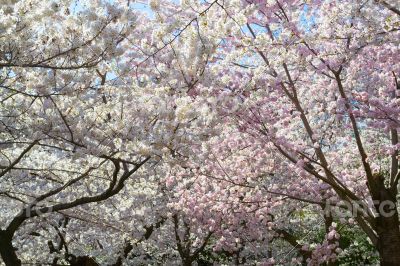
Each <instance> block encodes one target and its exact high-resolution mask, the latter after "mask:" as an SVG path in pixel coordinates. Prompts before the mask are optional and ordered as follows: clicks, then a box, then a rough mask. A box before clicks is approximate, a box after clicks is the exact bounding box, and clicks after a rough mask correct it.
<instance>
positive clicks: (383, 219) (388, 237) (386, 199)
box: [368, 174, 400, 266]
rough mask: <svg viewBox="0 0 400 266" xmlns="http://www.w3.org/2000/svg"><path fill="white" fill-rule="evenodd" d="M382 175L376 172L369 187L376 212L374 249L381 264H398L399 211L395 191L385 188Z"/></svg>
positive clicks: (399, 263)
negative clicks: (376, 241) (376, 239)
mask: <svg viewBox="0 0 400 266" xmlns="http://www.w3.org/2000/svg"><path fill="white" fill-rule="evenodd" d="M384 180H385V178H384V176H383V175H381V174H376V175H374V176H373V179H372V180H371V181H372V182H370V183H369V184H368V185H369V188H370V191H371V196H372V199H373V200H374V205H375V210H376V212H377V213H378V216H377V218H376V219H375V221H376V233H377V235H378V243H377V244H376V249H377V250H378V252H379V256H380V262H381V265H382V266H398V265H400V228H399V213H398V212H397V200H396V194H397V189H396V190H395V191H393V190H391V189H389V188H386V187H385V184H384Z"/></svg>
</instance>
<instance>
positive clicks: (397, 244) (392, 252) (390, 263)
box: [376, 211, 400, 266]
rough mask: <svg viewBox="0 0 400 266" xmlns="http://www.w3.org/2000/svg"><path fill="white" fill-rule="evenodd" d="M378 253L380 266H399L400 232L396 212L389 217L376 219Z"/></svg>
mask: <svg viewBox="0 0 400 266" xmlns="http://www.w3.org/2000/svg"><path fill="white" fill-rule="evenodd" d="M376 221H377V233H378V246H377V249H378V252H379V256H380V261H381V265H382V266H398V265H400V230H399V219H398V213H397V211H396V212H395V214H394V215H393V216H391V217H378V218H377V220H376Z"/></svg>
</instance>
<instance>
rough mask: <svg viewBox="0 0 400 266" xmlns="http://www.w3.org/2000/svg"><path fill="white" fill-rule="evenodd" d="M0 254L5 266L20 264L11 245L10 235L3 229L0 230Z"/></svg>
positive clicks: (17, 265)
mask: <svg viewBox="0 0 400 266" xmlns="http://www.w3.org/2000/svg"><path fill="white" fill-rule="evenodd" d="M0 255H1V258H2V259H3V262H4V263H5V264H6V265H7V266H20V265H21V261H20V260H19V259H18V257H17V254H16V253H15V250H14V247H13V245H12V237H11V236H10V234H8V232H7V231H4V230H0Z"/></svg>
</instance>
